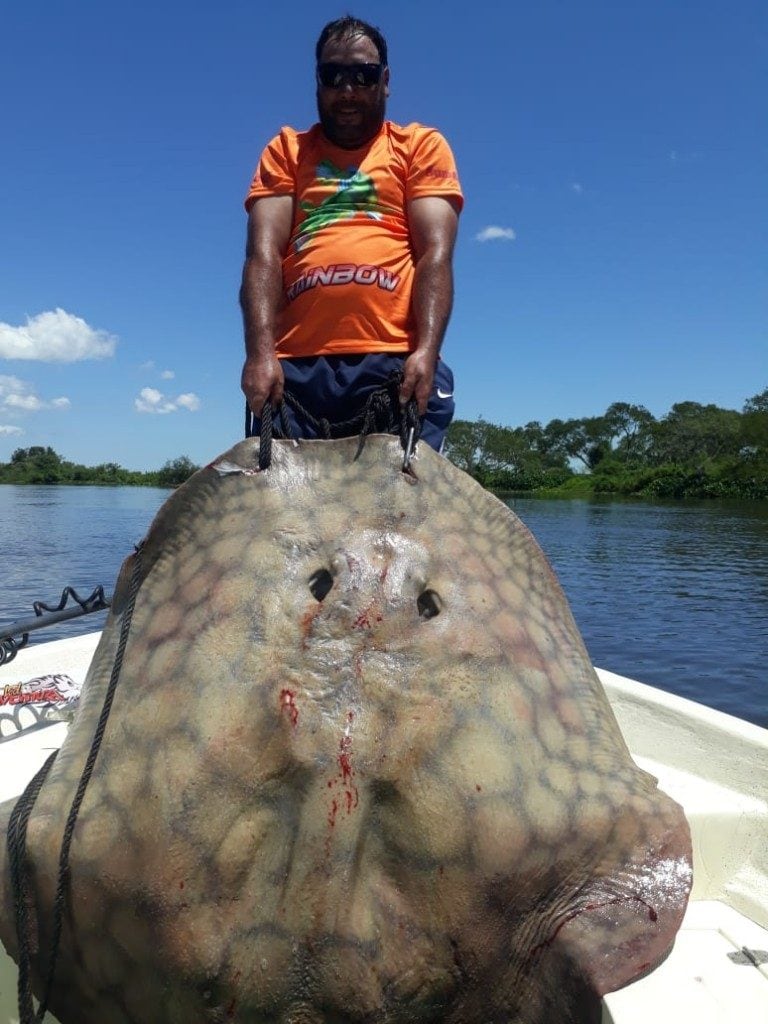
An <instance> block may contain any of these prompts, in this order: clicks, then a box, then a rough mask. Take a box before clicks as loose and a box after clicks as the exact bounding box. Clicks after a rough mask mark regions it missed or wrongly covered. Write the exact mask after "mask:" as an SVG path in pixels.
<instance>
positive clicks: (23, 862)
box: [7, 541, 144, 1024]
mask: <svg viewBox="0 0 768 1024" xmlns="http://www.w3.org/2000/svg"><path fill="white" fill-rule="evenodd" d="M143 546H144V542H143V541H142V543H141V544H139V545H138V546H137V547H136V555H135V559H134V563H133V571H132V573H131V580H130V584H129V590H128V601H127V602H126V606H125V611H124V612H123V621H122V623H121V625H120V637H119V640H118V644H117V650H116V652H115V660H114V662H113V664H112V674H111V676H110V679H109V683H108V685H107V691H106V693H105V695H104V704H103V705H102V708H101V713H100V715H99V720H98V722H97V724H96V731H95V732H94V734H93V739H92V740H91V747H90V750H89V751H88V757H87V758H86V761H85V765H84V766H83V770H82V773H81V775H80V781H79V783H78V786H77V790H76V792H75V796H74V799H73V800H72V806H71V807H70V809H69V814H68V815H67V821H66V825H65V826H64V834H63V836H62V840H61V849H60V851H59V865H58V877H57V882H56V895H55V896H54V901H53V929H52V935H51V952H50V958H49V961H48V974H47V976H46V980H45V987H44V992H43V998H42V1000H41V1001H40V1005H39V1007H38V1009H37V1013H35V1009H34V1002H33V998H32V981H31V974H32V950H31V947H32V934H31V933H32V928H33V927H34V918H33V916H32V911H33V902H34V897H33V894H32V887H31V884H30V879H29V860H28V858H27V825H28V823H29V818H30V815H31V813H32V809H33V807H34V805H35V801H36V800H37V797H38V795H39V793H40V790H41V788H42V786H43V783H44V782H45V779H46V777H47V775H48V772H49V771H50V769H51V767H52V765H53V762H54V760H55V758H56V755H57V753H58V751H54V752H53V753H52V754H51V756H50V757H49V758H48V760H47V761H46V762H45V764H44V765H43V767H42V768H41V769H40V771H39V772H38V773H37V774H36V775H35V777H34V778H33V779H32V781H31V782H30V783H29V785H28V786H27V788H26V789H25V790H24V792H23V793H22V795H21V797H20V798H19V800H18V801H17V803H16V806H15V807H14V809H13V812H12V813H11V817H10V820H9V822H8V833H7V845H8V856H9V862H10V873H11V885H12V888H13V897H14V911H15V917H16V938H17V941H18V946H19V985H18V990H19V991H18V994H19V1024H42V1020H43V1017H45V1014H46V1010H47V1009H48V1002H49V1000H50V997H51V992H52V991H53V981H54V976H55V973H56V962H57V959H58V955H59V945H60V942H61V932H62V928H63V923H64V901H65V897H66V887H67V884H68V882H69V852H70V848H71V846H72V839H73V836H74V833H75V825H76V824H77V816H78V814H79V813H80V807H81V805H82V802H83V799H84V797H85V791H86V789H87V788H88V783H89V782H90V780H91V775H92V774H93V769H94V766H95V764H96V759H97V757H98V756H99V749H100V748H101V741H102V740H103V738H104V733H105V731H106V728H107V721H108V720H109V714H110V711H111V710H112V702H113V700H114V696H115V691H116V690H117V683H118V680H119V678H120V671H121V669H122V667H123V657H124V655H125V648H126V645H127V643H128V633H129V630H130V628H131V619H132V617H133V609H134V605H135V604H136V595H137V593H138V590H139V580H140V575H141V553H142V549H143Z"/></svg>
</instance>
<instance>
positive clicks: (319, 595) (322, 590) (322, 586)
mask: <svg viewBox="0 0 768 1024" xmlns="http://www.w3.org/2000/svg"><path fill="white" fill-rule="evenodd" d="M332 586H333V576H331V574H330V573H329V572H328V570H327V569H318V570H317V571H316V572H313V573H312V575H311V576H310V577H309V592H310V593H311V594H312V597H314V598H315V600H316V601H322V600H323V599H324V598H325V597H326V595H327V594H328V591H329V590H330V589H331V587H332Z"/></svg>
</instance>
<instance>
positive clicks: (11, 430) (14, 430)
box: [0, 424, 24, 434]
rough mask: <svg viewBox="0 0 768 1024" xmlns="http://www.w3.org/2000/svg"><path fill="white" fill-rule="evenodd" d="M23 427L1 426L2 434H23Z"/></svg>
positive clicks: (0, 432)
mask: <svg viewBox="0 0 768 1024" xmlns="http://www.w3.org/2000/svg"><path fill="white" fill-rule="evenodd" d="M23 433H24V431H23V430H22V429H21V427H11V426H8V425H7V424H0V434H23Z"/></svg>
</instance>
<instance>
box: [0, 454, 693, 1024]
mask: <svg viewBox="0 0 768 1024" xmlns="http://www.w3.org/2000/svg"><path fill="white" fill-rule="evenodd" d="M355 445H356V441H353V440H349V441H334V442H326V441H313V442H300V443H299V444H298V445H293V444H291V443H289V442H279V443H276V444H275V445H274V454H273V458H272V465H271V468H269V469H268V470H266V471H258V468H257V467H258V442H256V441H244V442H242V443H240V444H239V445H237V446H235V447H234V448H232V449H231V450H230V451H229V452H227V453H226V454H225V455H223V456H222V457H221V458H219V459H218V460H217V461H216V462H215V463H213V464H212V465H210V466H209V467H207V468H205V469H203V470H201V471H200V472H199V473H197V474H196V475H195V476H194V477H193V478H192V479H191V480H190V481H189V482H188V483H187V484H185V485H184V486H183V487H182V488H180V489H179V490H178V491H176V492H175V493H174V494H173V495H172V497H171V498H170V499H169V500H168V501H167V503H166V504H165V505H164V506H163V508H162V509H161V510H160V512H159V513H158V515H157V517H156V519H155V521H154V523H153V525H152V528H151V530H150V532H149V534H148V537H147V539H146V542H145V544H144V547H143V550H142V552H141V562H140V564H137V562H136V559H137V558H138V557H139V556H138V555H132V556H131V557H130V558H129V559H127V561H126V563H125V565H124V567H123V570H122V572H121V575H120V577H119V579H118V583H117V585H116V588H115V596H114V601H113V607H112V611H111V614H110V618H109V620H108V622H107V625H106V628H105V630H104V634H103V637H102V639H101V642H100V644H99V647H98V650H97V652H96V654H95V657H94V660H93V664H92V665H91V668H90V671H89V674H88V679H87V682H86V685H85V689H84V694H83V698H82V703H81V708H80V710H79V712H78V713H77V716H76V718H75V721H74V722H73V724H72V726H71V728H70V730H69V734H68V736H67V739H66V741H65V743H64V746H63V747H62V749H61V752H60V754H59V756H58V758H57V760H56V761H55V763H54V765H53V767H52V769H51V771H50V774H49V775H48V778H47V780H46V781H45V783H44V785H43V786H42V790H41V792H40V794H39V797H38V799H37V803H36V804H35V806H34V808H33V810H32V813H31V819H30V822H29V828H28V833H27V843H26V853H25V854H24V857H25V863H26V865H27V868H28V880H29V894H28V899H27V903H28V904H29V906H28V909H29V911H30V922H31V924H30V925H29V927H28V932H29V934H30V935H31V939H30V943H31V945H30V950H31V966H32V978H33V983H34V986H35V989H36V991H37V992H38V994H39V993H40V991H41V990H42V988H43V987H44V979H45V976H46V974H47V969H48V949H49V947H50V944H51V932H52V924H51V922H52V919H53V903H54V892H55V889H56V885H57V873H58V867H57V865H58V860H59V850H60V846H61V842H62V833H63V831H64V823H65V819H66V818H67V813H68V810H69V808H70V806H71V804H72V802H73V796H74V794H75V791H76V787H77V786H78V781H79V780H80V778H81V774H82V772H83V768H84V764H85V762H86V758H87V755H88V752H89V749H90V747H91V743H92V737H93V733H94V729H95V728H96V722H97V719H98V718H99V716H100V714H101V712H102V705H103V703H104V699H105V694H106V693H107V690H108V686H109V681H110V679H112V680H113V681H114V680H116V679H117V680H118V685H117V688H116V690H115V692H114V700H113V703H112V710H111V715H110V717H109V720H108V723H107V727H106V732H105V733H104V738H103V742H102V745H101V749H100V752H99V754H98V758H97V759H96V763H95V768H94V770H93V774H92V776H91V778H90V782H89V784H88V787H87V789H86V791H85V797H84V799H83V801H82V806H81V807H80V812H79V816H78V817H77V821H76V827H75V831H74V834H73V839H72V845H71V849H70V851H69V856H68V869H67V871H65V872H64V873H63V876H62V878H63V882H64V883H65V884H64V895H65V897H66V898H65V902H64V904H63V919H62V920H63V934H62V943H61V948H60V955H59V962H58V965H57V967H56V974H55V982H54V985H53V991H52V996H51V1004H50V1005H51V1008H52V1009H53V1011H54V1012H55V1013H56V1014H57V1016H58V1017H59V1019H60V1020H61V1021H62V1022H63V1024H97V1022H98V1024H129V1022H130V1024H172V1022H178V1024H197V1022H201V1024H202V1022H211V1024H212V1022H227V1021H238V1022H249V1024H256V1022H275V1024H321V1022H328V1024H353V1022H355V1024H358V1022H360V1024H362V1022H370V1024H374V1022H376V1024H378V1022H381V1024H395V1022H397V1024H406V1022H408V1024H412V1022H427V1021H430V1022H439V1021H441V1022H447V1024H492V1022H498V1024H501V1022H504V1024H554V1022H557V1024H567V1022H574V1024H576V1022H578V1024H585V1022H591V1021H593V1020H598V1019H599V1001H600V1000H599V997H600V995H601V994H603V993H605V992H607V991H611V990H613V989H615V988H618V987H619V986H622V985H624V984H626V983H627V982H629V981H632V980H633V979H634V978H636V977H638V976H640V975H641V974H643V973H645V972H647V971H648V970H650V969H651V968H652V967H653V966H654V965H655V964H656V963H657V962H659V961H660V960H661V959H662V958H663V957H664V956H665V955H666V954H667V952H668V951H669V949H670V947H671V944H672V942H673V939H674V935H675V932H676V930H677V928H678V926H679V923H680V920H681V917H682V914H683V912H684V909H685V904H686V901H687V898H688V892H689V889H690V838H689V832H688V827H687V824H686V822H685V819H684V817H683V814H682V811H681V809H680V808H679V807H678V806H677V804H675V803H674V802H673V801H672V800H670V799H669V798H668V797H667V796H665V795H664V794H663V793H661V792H659V790H658V789H657V786H656V780H655V779H654V778H652V777H651V776H650V775H648V774H646V773H645V772H643V771H641V770H640V769H639V768H637V767H636V765H635V764H634V763H633V761H632V759H631V758H630V755H629V752H628V750H627V747H626V745H625V743H624V741H623V739H622V736H621V734H620V732H619V729H618V727H617V724H616V721H615V719H614V717H613V714H612V712H611V709H610V707H609V704H608V701H607V699H606V697H605V694H604V693H603V690H602V688H601V686H600V683H599V681H598V679H597V677H596V675H595V672H594V670H593V668H592V666H591V664H590V660H589V658H588V655H587V652H586V650H585V648H584V644H583V642H582V640H581V638H580V635H579V632H578V630H577V627H576V625H575V623H574V620H573V618H572V616H571V613H570V611H569V608H568V605H567V602H566V600H565V597H564V596H563V593H562V591H561V589H560V586H559V585H558V583H557V581H556V579H555V578H554V575H553V573H552V571H551V569H550V567H549V565H548V563H547V561H546V559H545V557H544V555H543V554H542V552H541V550H540V549H539V547H538V546H537V544H536V542H535V541H534V540H533V538H532V536H531V534H530V533H529V531H528V530H527V529H526V528H525V527H524V526H523V525H522V524H521V523H520V521H519V520H518V519H517V518H516V516H515V515H513V514H512V513H511V512H510V511H509V509H507V508H506V507H505V506H504V505H503V504H502V503H501V502H499V501H498V500H497V499H496V498H494V497H492V496H491V495H489V494H488V493H487V492H485V491H484V490H482V488H480V487H479V486H478V485H477V484H476V483H475V482H474V481H472V480H471V479H470V478H468V477H467V476H466V475H464V474H463V473H462V472H460V471H459V470H458V469H456V468H455V467H453V466H452V465H451V464H450V463H449V462H447V461H445V460H444V459H442V458H440V457H439V456H437V455H436V454H435V453H434V452H432V451H431V450H430V449H428V448H424V450H422V451H420V453H419V458H418V460H417V462H416V463H415V472H414V473H411V472H403V471H402V469H401V461H402V460H401V454H402V453H401V451H400V447H399V444H398V441H397V440H396V439H394V438H389V437H384V436H374V437H371V438H369V439H368V442H367V444H366V446H365V448H364V450H363V453H362V455H361V456H360V458H359V459H357V460H356V461H355V460H354V459H353V455H354V449H355ZM131 580H133V589H132V584H131ZM132 593H133V594H135V595H136V600H135V606H134V605H133V603H132V597H131V595H132ZM131 609H132V620H131V622H130V629H129V630H127V629H126V627H127V621H126V617H127V616H128V614H129V611H130V610H131ZM121 635H122V637H123V640H125V636H126V635H127V646H125V650H124V656H122V658H118V669H119V678H118V675H117V672H116V671H114V670H113V666H114V663H115V657H116V652H117V649H118V647H119V646H120V639H121ZM9 814H10V808H9V807H8V806H5V807H3V808H1V809H0V818H1V819H2V823H3V824H5V823H6V822H7V820H8V816H9ZM2 874H3V878H4V906H5V908H8V907H10V906H11V905H12V902H13V894H12V892H11V889H12V886H11V884H10V881H9V872H8V868H7V866H6V864H5V863H4V864H3V865H2ZM10 916H11V915H10V914H9V911H8V910H7V909H6V910H5V911H4V917H3V920H2V925H1V926H0V927H1V934H2V939H3V942H4V943H5V945H6V947H7V948H8V949H9V950H10V951H11V952H12V954H14V955H18V947H17V939H16V934H15V931H14V928H13V926H12V923H11V921H10Z"/></svg>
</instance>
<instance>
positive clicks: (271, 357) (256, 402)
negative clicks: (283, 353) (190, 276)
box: [240, 196, 293, 416]
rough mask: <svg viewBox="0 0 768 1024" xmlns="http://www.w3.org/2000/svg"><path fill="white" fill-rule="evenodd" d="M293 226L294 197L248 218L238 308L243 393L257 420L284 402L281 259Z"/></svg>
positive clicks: (275, 199)
mask: <svg viewBox="0 0 768 1024" xmlns="http://www.w3.org/2000/svg"><path fill="white" fill-rule="evenodd" d="M292 222H293V196H266V197H265V198H263V199H257V200H256V202H255V203H254V204H253V206H252V207H251V210H250V213H249V215H248V239H247V242H246V248H245V266H244V267H243V283H242V285H241V287H240V307H241V309H242V311H243V328H244V332H245V364H244V366H243V374H242V378H241V387H242V389H243V393H244V394H245V397H246V399H247V400H248V405H249V406H250V407H251V410H252V411H253V413H254V415H255V416H261V412H262V409H263V408H264V403H265V402H266V401H267V400H269V401H271V402H272V404H273V405H276V404H277V403H279V402H280V401H281V400H282V397H283V371H282V369H281V368H280V361H279V359H278V358H277V356H276V355H275V341H276V338H277V316H278V313H279V312H280V309H281V307H282V305H283V301H284V300H283V256H284V255H285V251H286V249H287V248H288V241H289V239H290V237H291V225H292Z"/></svg>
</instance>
